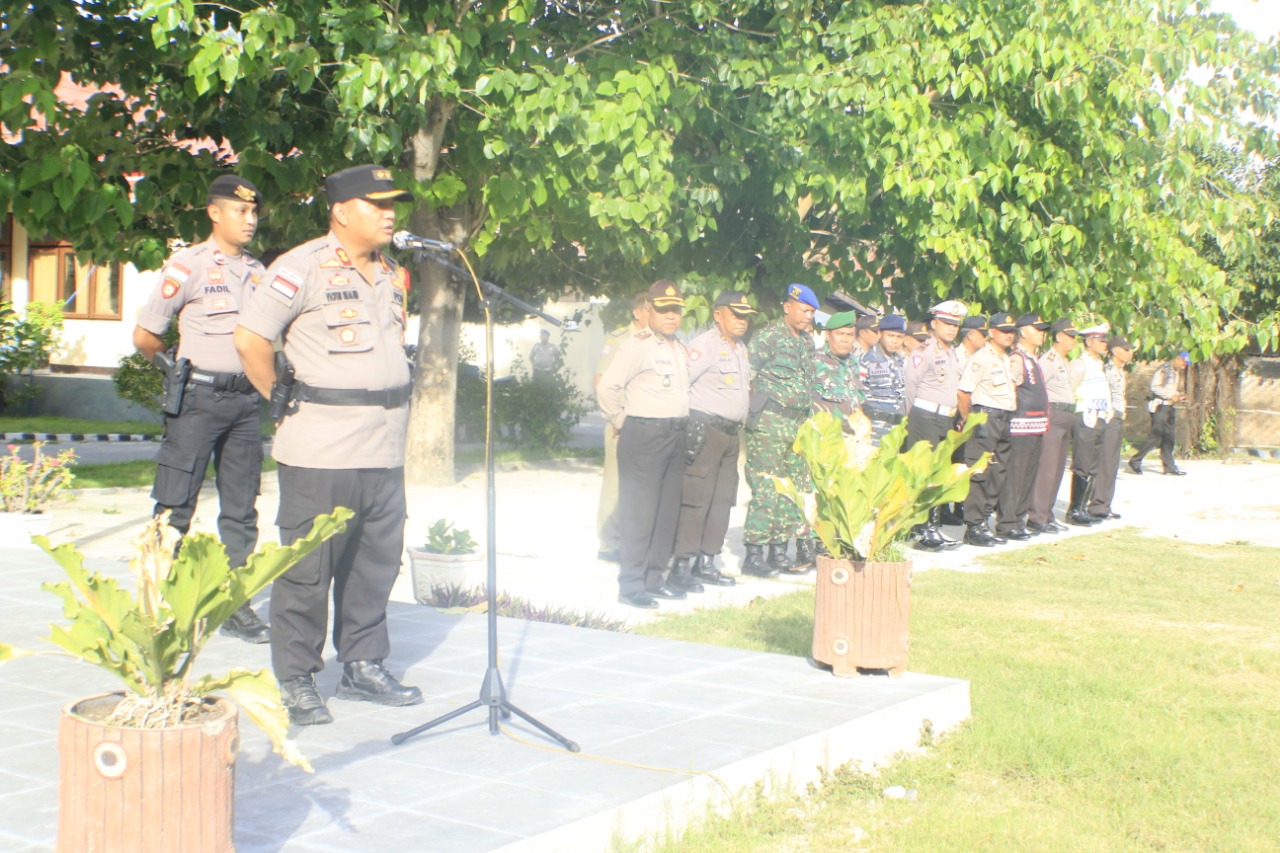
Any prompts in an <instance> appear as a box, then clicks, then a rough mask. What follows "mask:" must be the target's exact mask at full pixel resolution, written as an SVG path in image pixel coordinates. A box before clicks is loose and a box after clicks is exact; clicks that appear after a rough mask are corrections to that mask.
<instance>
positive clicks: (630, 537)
mask: <svg viewBox="0 0 1280 853" xmlns="http://www.w3.org/2000/svg"><path fill="white" fill-rule="evenodd" d="M684 438H685V436H684V429H673V428H672V427H671V425H670V424H668V423H666V422H661V423H656V424H655V423H647V422H645V421H641V420H635V419H632V418H627V419H626V420H624V421H623V422H622V435H621V436H619V438H618V518H619V526H620V527H621V539H620V543H619V545H620V547H619V551H620V552H621V554H620V556H621V567H620V568H619V570H618V591H619V592H620V593H621V594H623V595H631V594H633V593H637V592H641V591H643V590H644V589H645V588H646V587H648V588H650V589H657V588H658V587H659V586H661V585H662V584H663V583H664V582H665V580H666V571H667V563H668V561H670V559H671V554H672V549H673V548H674V546H675V540H676V524H677V522H678V520H679V517H680V493H681V491H682V488H683V485H684V467H685V458H684V447H685V445H684Z"/></svg>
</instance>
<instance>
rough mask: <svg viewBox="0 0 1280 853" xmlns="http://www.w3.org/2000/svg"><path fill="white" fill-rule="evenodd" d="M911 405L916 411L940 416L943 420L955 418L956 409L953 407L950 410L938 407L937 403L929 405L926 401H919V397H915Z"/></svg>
mask: <svg viewBox="0 0 1280 853" xmlns="http://www.w3.org/2000/svg"><path fill="white" fill-rule="evenodd" d="M911 405H913V406H915V407H916V408H917V409H921V410H923V411H926V412H932V413H934V414H935V415H942V416H943V417H944V418H954V417H955V416H956V408H955V407H954V406H952V407H950V408H948V407H947V406H940V405H938V404H937V403H931V402H930V401H928V400H921V399H920V398H919V397H916V399H915V402H913V403H912V404H911Z"/></svg>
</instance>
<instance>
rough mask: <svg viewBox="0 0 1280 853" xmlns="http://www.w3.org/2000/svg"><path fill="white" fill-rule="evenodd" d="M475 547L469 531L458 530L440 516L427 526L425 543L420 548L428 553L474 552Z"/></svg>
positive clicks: (475, 544) (476, 545) (476, 544)
mask: <svg viewBox="0 0 1280 853" xmlns="http://www.w3.org/2000/svg"><path fill="white" fill-rule="evenodd" d="M477 547H479V545H478V543H477V542H476V540H474V539H472V538H471V533H470V531H467V530H459V529H458V528H456V527H454V526H453V524H452V523H450V522H448V521H446V520H445V519H443V518H441V519H439V520H437V521H436V522H435V523H434V524H432V525H431V526H430V527H428V528H427V544H426V545H424V546H423V547H422V550H424V551H426V552H427V553H428V554H474V553H475V552H476V548H477Z"/></svg>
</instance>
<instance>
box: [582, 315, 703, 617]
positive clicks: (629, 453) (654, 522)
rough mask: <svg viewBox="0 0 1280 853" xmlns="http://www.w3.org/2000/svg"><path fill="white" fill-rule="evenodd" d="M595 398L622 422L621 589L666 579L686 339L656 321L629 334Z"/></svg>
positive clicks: (608, 416) (676, 494)
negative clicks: (655, 326) (655, 328)
mask: <svg viewBox="0 0 1280 853" xmlns="http://www.w3.org/2000/svg"><path fill="white" fill-rule="evenodd" d="M596 399H597V401H598V402H599V404H600V411H601V413H602V414H603V415H604V418H605V421H606V422H608V423H610V424H612V425H613V426H615V427H617V428H618V429H619V430H620V432H621V435H620V436H619V438H618V484H619V493H618V513H619V526H620V533H621V542H620V548H619V550H620V552H621V566H620V568H619V571H618V589H619V593H620V594H621V595H624V596H626V595H634V594H636V593H642V592H645V591H646V590H648V591H653V590H657V589H659V588H661V587H663V585H664V584H665V583H666V571H667V563H668V562H669V561H670V559H671V555H672V551H673V548H674V546H675V536H676V524H677V522H678V520H679V515H680V495H681V491H682V488H683V483H684V467H685V429H686V427H687V425H688V419H689V365H688V357H687V355H686V354H685V350H684V345H683V344H681V343H680V342H679V341H677V340H674V339H673V340H668V339H667V338H665V337H663V336H662V335H658V334H655V333H654V332H652V331H650V330H649V329H645V330H643V331H640V332H637V333H635V334H634V335H632V336H631V337H629V338H627V339H626V340H625V341H624V342H623V343H622V345H621V346H620V347H619V348H618V352H617V354H616V355H615V356H614V358H613V360H612V361H611V362H610V363H609V366H608V367H607V368H606V369H605V372H604V375H603V376H601V377H600V384H599V385H598V386H597V387H596Z"/></svg>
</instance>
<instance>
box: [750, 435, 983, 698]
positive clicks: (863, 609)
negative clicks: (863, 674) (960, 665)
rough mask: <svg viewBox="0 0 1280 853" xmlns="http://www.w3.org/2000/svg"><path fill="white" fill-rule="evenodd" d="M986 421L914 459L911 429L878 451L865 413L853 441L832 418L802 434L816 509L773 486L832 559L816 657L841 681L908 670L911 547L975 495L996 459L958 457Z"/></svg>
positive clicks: (799, 441)
mask: <svg viewBox="0 0 1280 853" xmlns="http://www.w3.org/2000/svg"><path fill="white" fill-rule="evenodd" d="M985 420H986V416H985V415H982V414H974V415H971V416H970V417H969V419H968V421H967V422H966V424H965V428H964V429H963V430H962V431H959V432H956V431H951V432H949V433H947V437H946V438H945V439H944V440H942V441H941V442H939V443H938V444H937V445H934V446H930V445H929V443H928V442H917V443H916V445H915V446H914V447H912V448H910V449H909V450H906V451H903V450H902V444H903V442H904V441H905V439H906V435H907V426H906V424H905V423H901V424H898V425H897V426H896V427H894V428H893V429H892V430H890V431H889V432H888V433H887V434H885V435H884V436H883V437H882V438H881V439H880V446H879V447H878V448H877V447H875V446H874V445H873V444H872V441H871V422H870V421H869V420H868V419H867V418H866V417H865V416H864V415H862V414H861V413H856V412H855V413H854V414H853V415H852V416H851V417H850V418H849V426H850V428H851V430H850V432H851V434H846V432H845V429H844V425H843V424H842V419H841V418H839V417H836V416H835V415H833V414H831V413H829V412H819V413H818V414H816V415H814V416H813V417H812V418H810V419H809V420H808V421H806V422H805V423H804V424H802V425H801V427H800V429H799V431H798V432H797V433H796V440H795V444H794V449H795V451H796V453H798V454H800V455H801V456H802V457H804V460H805V463H806V464H807V466H808V468H809V473H810V475H811V476H812V478H813V488H814V490H813V495H812V502H811V503H810V502H808V501H806V497H805V496H804V495H801V494H800V493H799V491H798V490H797V489H796V487H795V484H793V483H792V482H791V481H790V480H789V479H778V478H775V479H774V483H775V486H776V487H777V489H778V491H779V492H781V493H782V494H784V495H786V496H787V497H789V498H790V499H791V500H792V501H794V502H795V503H796V505H797V506H799V507H800V508H801V511H802V512H804V513H805V514H806V517H807V518H808V520H809V524H810V525H811V527H812V529H813V531H814V532H815V533H816V534H817V536H818V538H819V539H820V540H821V542H822V545H823V547H824V548H825V550H826V552H827V553H826V555H822V556H819V557H818V574H817V581H816V584H817V585H816V598H817V600H816V604H815V608H814V630H813V657H814V660H816V661H819V662H821V663H825V664H830V665H831V667H832V670H833V671H834V672H835V673H836V674H837V675H854V674H856V673H857V670H858V669H876V670H888V671H889V672H890V674H892V675H901V674H902V673H904V672H905V671H906V664H907V645H908V621H909V616H910V605H911V568H912V564H911V561H909V560H906V559H904V550H903V548H902V542H903V540H904V539H906V537H907V536H908V535H909V533H910V531H911V528H912V527H913V526H915V525H917V524H920V523H922V522H924V520H925V518H926V517H927V516H928V513H929V510H930V509H931V508H932V507H934V506H937V505H938V504H942V503H946V502H947V501H953V500H962V499H964V497H965V496H966V495H968V493H969V478H970V477H971V476H973V474H975V473H978V472H980V471H982V470H984V469H985V468H986V465H987V462H988V459H989V456H988V454H983V455H982V457H981V458H979V459H978V460H977V462H976V463H975V464H974V465H973V466H972V467H969V466H966V465H963V464H960V463H955V462H952V459H951V457H952V454H953V453H954V451H955V449H956V448H957V447H959V446H960V445H962V444H963V443H964V442H965V441H966V440H967V439H968V437H969V435H970V434H971V433H972V432H973V430H974V429H975V428H976V427H977V426H978V425H979V424H981V423H983V422H984V421H985Z"/></svg>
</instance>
